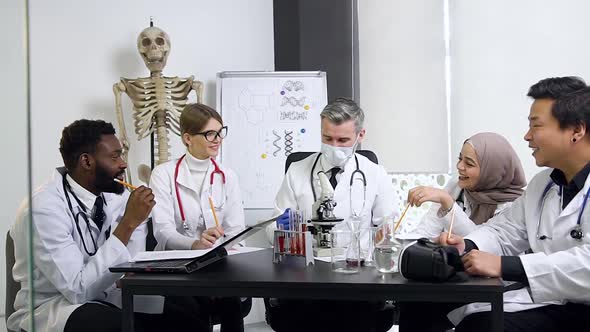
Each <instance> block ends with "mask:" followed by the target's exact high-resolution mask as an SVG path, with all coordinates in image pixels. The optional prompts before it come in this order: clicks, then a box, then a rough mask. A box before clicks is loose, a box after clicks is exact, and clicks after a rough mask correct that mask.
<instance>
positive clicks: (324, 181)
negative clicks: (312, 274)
mask: <svg viewBox="0 0 590 332" xmlns="http://www.w3.org/2000/svg"><path fill="white" fill-rule="evenodd" d="M318 178H319V180H320V187H321V193H320V197H318V199H317V200H316V201H315V202H314V203H313V205H312V213H313V215H312V219H311V221H310V222H311V227H310V230H311V234H313V237H314V239H315V241H314V242H315V243H314V247H313V254H314V256H316V257H326V256H330V255H331V249H330V248H331V238H330V230H331V229H332V228H333V227H334V226H335V225H336V224H338V223H339V222H341V221H343V220H344V219H342V218H337V217H336V216H334V207H335V206H336V201H334V189H333V188H332V185H331V184H330V181H329V180H328V176H327V175H326V173H324V172H318Z"/></svg>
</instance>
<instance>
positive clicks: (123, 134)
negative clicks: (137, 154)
mask: <svg viewBox="0 0 590 332" xmlns="http://www.w3.org/2000/svg"><path fill="white" fill-rule="evenodd" d="M123 92H126V89H125V84H123V83H122V82H117V83H115V84H113V93H114V94H115V111H116V112H117V122H118V123H119V137H120V138H121V144H122V145H123V160H125V162H127V163H129V161H128V160H127V153H128V152H129V140H128V139H127V130H125V119H124V116H123V110H122V107H121V93H123ZM125 177H126V180H127V182H129V183H132V181H131V173H130V172H125Z"/></svg>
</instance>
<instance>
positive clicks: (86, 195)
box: [54, 167, 108, 230]
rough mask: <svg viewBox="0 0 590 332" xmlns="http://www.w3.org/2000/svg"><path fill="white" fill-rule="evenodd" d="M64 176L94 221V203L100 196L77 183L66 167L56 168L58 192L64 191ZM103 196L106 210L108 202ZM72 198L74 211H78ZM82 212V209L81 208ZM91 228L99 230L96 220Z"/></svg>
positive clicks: (91, 224) (55, 177) (55, 179)
mask: <svg viewBox="0 0 590 332" xmlns="http://www.w3.org/2000/svg"><path fill="white" fill-rule="evenodd" d="M64 175H66V180H67V181H68V184H69V185H70V187H71V188H72V192H73V193H74V195H76V197H78V199H79V200H80V201H81V202H82V204H83V205H84V207H85V208H86V213H87V215H88V217H90V218H89V219H90V220H92V218H91V217H92V212H93V211H92V209H93V208H94V202H95V201H96V198H97V197H98V196H96V195H94V194H93V193H91V192H90V191H88V190H87V189H86V188H84V187H82V186H81V185H80V184H78V182H76V181H75V180H74V179H73V178H72V177H71V176H70V175H69V174H67V171H66V169H65V167H58V168H56V172H55V174H54V181H55V183H56V186H57V188H58V191H62V190H63V189H62V185H61V183H62V182H61V181H62V177H63V176H64ZM62 194H63V195H66V194H70V195H71V193H62ZM101 196H102V199H103V202H104V204H105V208H106V206H107V205H108V201H107V199H106V198H105V196H104V195H103V194H102V193H101ZM70 197H71V196H70ZM71 198H72V204H73V206H74V209H76V207H75V206H76V205H77V204H78V203H77V202H76V200H75V199H73V197H71ZM80 210H82V209H81V208H80ZM107 217H108V216H107ZM90 226H91V227H93V228H95V229H97V230H98V226H97V225H96V224H95V223H94V220H92V223H90Z"/></svg>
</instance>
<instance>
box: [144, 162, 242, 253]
mask: <svg viewBox="0 0 590 332" xmlns="http://www.w3.org/2000/svg"><path fill="white" fill-rule="evenodd" d="M177 162H178V159H175V160H171V161H168V162H166V163H164V164H162V165H159V166H157V167H156V168H155V169H154V171H153V172H152V176H151V179H150V188H152V190H153V192H154V195H155V196H156V198H155V199H156V203H157V204H156V206H155V207H154V209H153V210H152V218H153V222H154V236H155V237H156V240H157V241H158V245H157V246H156V250H171V249H172V250H178V249H181V250H190V249H191V246H192V244H193V242H195V240H197V239H200V238H201V233H202V232H203V231H204V230H206V229H208V228H211V227H215V219H214V218H213V213H212V211H211V208H210V205H209V188H210V186H211V185H210V181H209V179H210V177H211V173H212V172H213V165H211V167H209V169H208V170H207V173H206V174H205V181H204V183H203V187H202V188H201V191H202V193H201V192H198V191H197V189H196V186H195V180H194V179H192V178H191V173H190V170H189V167H188V165H187V161H186V158H184V159H183V160H182V161H181V162H180V167H179V170H178V178H177V179H176V182H177V183H178V191H179V193H180V196H181V198H180V199H181V202H182V208H183V211H184V216H185V220H186V222H187V224H188V226H189V230H185V229H184V228H183V224H182V218H181V216H180V209H179V205H178V198H177V196H176V189H175V185H174V170H175V168H176V163H177ZM218 165H219V168H220V169H221V170H222V171H223V172H224V173H225V179H226V180H225V182H226V184H225V187H226V197H225V203H224V205H223V207H222V209H221V210H218V211H216V214H217V218H218V220H219V223H220V225H221V227H223V230H224V231H225V234H226V237H231V236H234V235H236V234H238V233H239V232H240V231H242V230H243V229H244V228H245V226H244V207H243V204H242V195H241V193H240V187H239V183H238V177H237V175H236V174H235V173H234V172H233V171H232V170H231V169H229V168H227V167H223V165H221V163H219V162H218ZM221 183H222V182H221V180H220V177H219V176H215V180H214V183H213V185H214V186H216V187H215V190H216V192H217V190H218V189H219V187H217V186H221ZM215 204H219V202H215ZM222 241H223V238H220V239H219V240H217V244H219V243H221V242H222Z"/></svg>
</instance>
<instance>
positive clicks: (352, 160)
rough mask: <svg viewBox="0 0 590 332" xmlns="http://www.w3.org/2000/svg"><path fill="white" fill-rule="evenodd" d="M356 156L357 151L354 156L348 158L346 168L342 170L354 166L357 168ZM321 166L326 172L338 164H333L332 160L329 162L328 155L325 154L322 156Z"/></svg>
mask: <svg viewBox="0 0 590 332" xmlns="http://www.w3.org/2000/svg"><path fill="white" fill-rule="evenodd" d="M355 156H356V153H354V154H353V155H352V157H350V158H349V159H348V161H347V162H346V164H344V169H343V171H342V172H344V171H348V169H349V168H350V167H353V169H356V161H355ZM357 158H358V157H357ZM351 165H352V166H351ZM320 166H321V168H322V171H324V172H327V171H329V170H331V169H332V168H334V167H337V166H334V165H332V164H331V163H330V162H328V160H327V159H326V157H325V156H324V155H323V154H322V155H321V156H320ZM342 172H341V174H342Z"/></svg>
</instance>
